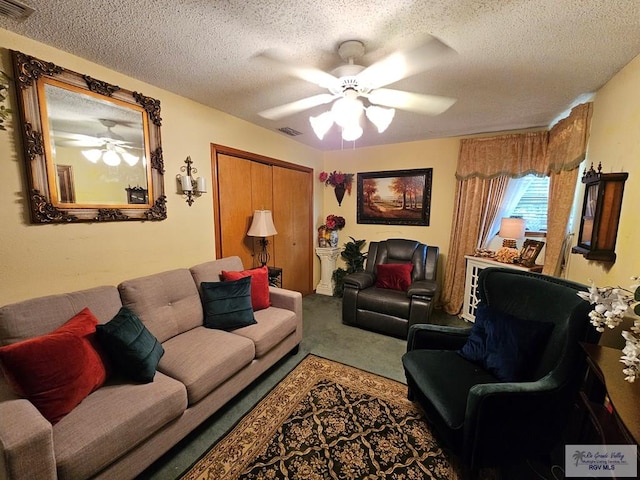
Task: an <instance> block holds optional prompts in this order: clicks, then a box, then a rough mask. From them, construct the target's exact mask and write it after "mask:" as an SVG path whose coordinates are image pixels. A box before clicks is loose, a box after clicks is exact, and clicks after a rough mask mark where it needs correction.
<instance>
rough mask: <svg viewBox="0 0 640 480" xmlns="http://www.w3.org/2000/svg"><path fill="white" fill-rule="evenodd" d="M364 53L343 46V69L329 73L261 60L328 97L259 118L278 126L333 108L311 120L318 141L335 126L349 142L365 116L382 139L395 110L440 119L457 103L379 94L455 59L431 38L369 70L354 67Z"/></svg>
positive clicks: (360, 47)
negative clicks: (325, 107)
mask: <svg viewBox="0 0 640 480" xmlns="http://www.w3.org/2000/svg"><path fill="white" fill-rule="evenodd" d="M364 52H365V49H364V44H363V43H362V42H360V41H358V40H348V41H346V42H343V43H341V44H340V46H339V47H338V55H339V56H340V58H342V60H344V61H345V62H347V63H346V64H345V65H341V66H339V67H338V68H336V69H335V70H333V71H332V72H331V73H327V72H324V71H322V70H319V69H316V68H312V67H301V66H298V65H292V64H290V63H287V62H286V61H284V60H282V59H281V58H278V57H277V56H275V55H273V54H267V53H265V54H263V58H266V59H267V60H269V61H271V62H272V63H274V64H275V65H276V66H278V67H279V68H283V69H285V70H286V71H287V72H288V73H289V74H291V75H293V76H295V77H298V78H301V79H303V80H306V81H308V82H312V83H315V84H316V85H318V86H320V87H323V88H326V89H328V90H329V93H321V94H318V95H314V96H311V97H308V98H303V99H301V100H297V101H295V102H291V103H287V104H284V105H280V106H277V107H273V108H270V109H268V110H264V111H262V112H259V113H258V115H260V116H262V117H264V118H268V119H270V120H278V119H280V118H284V117H287V116H289V115H293V114H296V113H299V112H302V111H304V110H307V109H310V108H313V107H317V106H319V105H325V104H328V103H331V102H333V105H332V106H331V108H330V110H328V111H326V112H324V113H322V114H320V115H318V116H315V117H313V116H312V117H309V121H310V122H311V126H312V127H313V130H314V132H315V134H316V135H317V136H318V138H319V139H320V140H322V139H323V138H324V135H325V134H326V133H327V132H328V131H329V129H330V128H331V127H332V126H333V124H334V123H335V124H336V125H338V126H339V127H340V128H341V129H342V138H343V139H344V140H347V141H353V140H357V139H358V138H360V136H361V135H362V132H363V130H362V125H361V119H362V114H363V113H364V114H365V115H366V117H367V118H368V119H369V121H371V122H372V123H373V124H374V125H375V126H376V128H377V129H378V132H380V133H382V132H384V131H385V130H386V129H387V127H388V126H389V125H390V124H391V121H392V120H393V117H394V115H395V109H396V108H398V109H401V110H407V111H411V112H417V113H421V114H426V115H439V114H441V113H443V112H445V111H446V110H447V109H448V108H449V107H451V106H452V105H453V104H454V103H455V102H456V99H455V98H449V97H442V96H437V95H425V94H420V93H413V92H406V91H403V90H394V89H389V88H382V87H385V86H386V85H390V84H392V83H395V82H397V81H399V80H402V79H404V78H407V77H410V76H412V75H415V74H417V73H421V72H423V71H425V70H427V69H428V68H430V67H431V66H433V65H434V64H435V63H437V62H438V61H440V60H441V59H443V58H444V57H446V56H448V55H451V54H454V53H455V51H454V50H453V49H451V48H450V47H448V46H447V45H445V44H444V43H442V42H441V41H439V40H437V39H436V38H434V37H431V38H430V40H429V41H428V42H426V43H424V44H422V45H420V46H418V47H416V48H412V49H408V50H404V51H398V52H396V53H393V54H391V55H389V56H388V57H386V58H384V59H382V60H380V61H378V62H375V63H374V64H372V65H370V66H368V67H364V66H362V65H358V64H357V63H356V61H358V59H360V58H361V57H362V56H363V55H364ZM363 100H364V101H363Z"/></svg>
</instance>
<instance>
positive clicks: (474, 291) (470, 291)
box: [461, 255, 542, 322]
mask: <svg viewBox="0 0 640 480" xmlns="http://www.w3.org/2000/svg"><path fill="white" fill-rule="evenodd" d="M464 258H465V259H466V260H467V269H466V274H465V278H464V304H463V306H462V314H461V316H462V318H464V319H465V320H468V321H470V322H473V321H475V319H476V306H477V305H478V302H479V301H480V299H479V298H478V275H479V274H480V272H481V271H482V270H484V269H485V268H487V267H501V268H513V269H514V270H523V271H526V272H541V271H542V265H536V266H534V267H530V268H529V267H524V266H522V265H518V264H515V263H502V262H498V261H497V260H493V259H491V258H487V257H474V256H473V255H466V256H465V257H464Z"/></svg>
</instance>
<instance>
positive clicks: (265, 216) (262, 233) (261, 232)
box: [247, 210, 278, 267]
mask: <svg viewBox="0 0 640 480" xmlns="http://www.w3.org/2000/svg"><path fill="white" fill-rule="evenodd" d="M277 234H278V232H277V231H276V227H275V225H274V224H273V217H272V215H271V210H256V211H255V212H253V221H252V222H251V226H250V227H249V231H248V232H247V235H248V236H250V237H260V245H261V246H262V250H261V251H260V253H258V261H259V262H260V266H262V267H264V266H265V265H266V264H267V263H269V252H268V251H267V245H269V240H267V237H270V236H272V235H277Z"/></svg>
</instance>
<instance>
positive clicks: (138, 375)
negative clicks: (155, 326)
mask: <svg viewBox="0 0 640 480" xmlns="http://www.w3.org/2000/svg"><path fill="white" fill-rule="evenodd" d="M96 332H97V335H96V336H97V338H98V341H99V342H100V345H101V346H102V348H103V349H104V351H105V352H106V354H107V355H108V357H109V360H110V362H111V364H112V365H114V366H115V368H116V369H117V370H118V371H119V372H120V373H121V374H123V375H124V376H125V377H127V378H130V379H132V380H134V381H136V382H141V383H149V382H152V381H153V377H154V375H155V373H156V366H157V365H158V362H159V361H160V357H162V354H163V353H164V350H163V348H162V345H160V343H159V342H158V340H157V339H156V337H154V336H153V335H152V334H151V332H150V331H149V330H147V328H146V327H145V326H144V324H143V323H142V322H141V321H140V319H139V318H138V317H137V316H136V314H135V313H133V312H132V311H131V310H129V309H128V308H127V307H122V308H121V309H120V311H119V312H118V314H117V315H116V316H115V317H113V319H112V320H111V321H109V322H108V323H106V324H104V325H98V326H97V328H96Z"/></svg>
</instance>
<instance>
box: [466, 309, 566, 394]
mask: <svg viewBox="0 0 640 480" xmlns="http://www.w3.org/2000/svg"><path fill="white" fill-rule="evenodd" d="M475 321H476V324H478V327H477V328H476V326H475V325H474V327H473V328H472V331H471V334H470V336H469V339H468V341H467V343H466V344H465V345H464V346H463V347H462V349H461V350H460V351H459V353H460V355H462V356H463V357H464V358H466V359H467V360H469V361H472V362H474V363H478V364H480V365H482V366H483V367H484V369H485V370H487V371H488V372H490V373H491V374H492V375H493V376H494V377H496V378H497V379H498V380H501V381H503V382H522V381H527V380H531V379H532V378H531V377H532V375H533V372H534V371H535V368H536V366H537V363H538V360H539V358H540V355H541V354H542V351H543V350H544V347H545V344H546V342H547V340H548V338H549V335H550V334H551V331H552V330H553V327H554V325H553V323H550V322H538V321H535V320H523V319H520V318H517V317H514V316H512V315H509V314H506V313H503V312H500V311H497V310H494V309H492V308H491V307H489V306H487V305H484V304H480V305H478V308H477V310H476V320H475ZM474 331H475V333H476V335H474Z"/></svg>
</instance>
